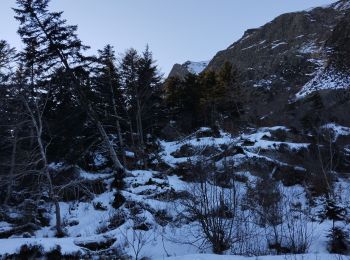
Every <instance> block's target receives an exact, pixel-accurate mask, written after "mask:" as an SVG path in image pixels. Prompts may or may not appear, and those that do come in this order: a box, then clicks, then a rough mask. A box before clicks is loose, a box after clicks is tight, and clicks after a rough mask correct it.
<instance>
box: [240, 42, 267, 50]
mask: <svg viewBox="0 0 350 260" xmlns="http://www.w3.org/2000/svg"><path fill="white" fill-rule="evenodd" d="M265 42H266V40H263V41H261V42H259V43H257V44H253V45H250V46H248V47H246V48H243V49H242V50H241V51H245V50H249V49H251V48H254V47H258V46H259V45H262V44H264V43H265Z"/></svg>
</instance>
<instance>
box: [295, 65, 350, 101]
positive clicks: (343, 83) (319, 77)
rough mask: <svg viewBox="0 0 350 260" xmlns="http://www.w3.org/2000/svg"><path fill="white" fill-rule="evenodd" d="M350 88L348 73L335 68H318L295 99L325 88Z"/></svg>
mask: <svg viewBox="0 0 350 260" xmlns="http://www.w3.org/2000/svg"><path fill="white" fill-rule="evenodd" d="M348 88H350V75H346V74H345V73H342V72H340V71H338V70H335V69H332V68H330V69H328V70H323V69H320V70H319V71H318V72H317V74H316V76H315V77H314V78H313V79H311V80H310V81H309V82H307V83H306V84H305V85H304V86H303V87H302V89H301V90H300V91H299V92H298V93H297V94H296V97H297V99H300V98H304V97H305V96H307V95H309V94H310V93H312V92H314V91H318V90H325V89H333V90H334V89H348Z"/></svg>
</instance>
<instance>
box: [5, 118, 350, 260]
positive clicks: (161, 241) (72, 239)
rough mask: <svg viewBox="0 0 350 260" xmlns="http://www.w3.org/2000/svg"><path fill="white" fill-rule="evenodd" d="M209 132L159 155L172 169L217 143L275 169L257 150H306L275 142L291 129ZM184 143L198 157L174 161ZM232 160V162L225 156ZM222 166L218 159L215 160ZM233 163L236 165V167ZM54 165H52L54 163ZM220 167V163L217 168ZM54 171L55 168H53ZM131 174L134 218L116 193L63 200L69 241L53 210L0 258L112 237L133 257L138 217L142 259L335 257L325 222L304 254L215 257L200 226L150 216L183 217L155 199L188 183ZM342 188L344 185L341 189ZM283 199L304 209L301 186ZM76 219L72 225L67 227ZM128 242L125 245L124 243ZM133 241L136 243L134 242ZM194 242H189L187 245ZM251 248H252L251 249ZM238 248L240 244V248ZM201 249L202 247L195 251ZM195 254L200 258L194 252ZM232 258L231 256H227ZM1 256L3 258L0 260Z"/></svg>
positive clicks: (259, 236) (261, 242) (167, 146)
mask: <svg viewBox="0 0 350 260" xmlns="http://www.w3.org/2000/svg"><path fill="white" fill-rule="evenodd" d="M324 128H327V129H332V130H334V131H335V132H336V133H337V134H338V135H345V134H350V128H346V127H344V126H339V125H336V124H334V123H332V124H327V125H325V126H324ZM210 131H211V129H210V128H208V127H201V128H199V130H198V131H197V132H195V133H194V134H192V135H189V136H187V137H185V138H183V139H182V140H179V141H172V142H168V141H165V140H160V141H159V143H160V145H161V148H162V151H161V152H160V154H159V155H160V157H161V159H162V160H164V162H165V163H167V164H169V165H170V166H175V165H176V164H178V163H181V162H184V161H187V160H188V159H191V160H197V159H203V157H200V151H202V150H203V149H204V148H205V147H208V146H214V147H215V148H216V149H218V150H219V151H222V149H223V148H222V147H221V145H223V144H225V145H227V146H230V145H234V146H240V147H241V148H242V149H243V151H244V152H243V153H239V154H236V155H234V156H232V159H233V160H234V161H235V163H237V165H239V164H240V163H241V162H244V161H245V160H250V159H252V158H260V159H263V160H267V161H271V162H274V163H276V164H277V165H287V163H285V162H283V161H279V160H277V159H276V158H273V157H269V156H268V155H264V154H262V153H261V152H262V151H263V150H269V151H270V150H276V149H278V148H279V147H280V146H281V145H284V146H286V147H287V149H290V150H291V151H296V150H298V149H302V148H305V147H307V146H308V145H309V144H307V143H292V142H287V141H286V142H282V141H275V140H274V139H273V137H274V135H273V134H274V132H275V131H285V132H289V131H290V130H289V129H288V128H286V127H284V126H273V127H262V128H258V129H255V128H251V129H246V130H245V131H244V132H242V133H240V134H237V136H232V135H231V134H228V133H225V132H223V131H221V132H220V135H218V136H216V137H201V138H197V135H196V134H198V133H206V132H210ZM245 141H250V142H251V144H249V145H247V144H244V142H245ZM183 145H190V146H192V147H194V148H195V151H196V149H198V151H199V154H194V155H193V156H189V157H180V158H175V157H174V156H172V153H173V152H175V151H178V150H179V149H180V148H181V147H182V146H183ZM228 159H230V158H228ZM217 164H220V161H218V162H217ZM235 165H236V164H235ZM52 166H53V167H54V166H55V165H52ZM218 166H219V165H218ZM57 167H58V166H57ZM295 168H296V169H298V170H301V171H302V170H304V169H303V168H302V167H300V166H298V165H296V166H295ZM131 173H132V176H130V177H126V178H125V182H126V183H127V184H128V186H127V188H126V189H125V190H123V191H122V194H123V195H124V196H125V198H126V199H127V201H130V202H135V203H138V205H140V207H141V209H142V211H141V212H140V213H135V214H136V216H132V215H131V214H130V213H128V212H129V211H128V210H126V208H123V207H122V208H121V209H118V210H116V209H114V208H113V207H112V205H111V204H112V201H113V198H114V190H108V191H106V192H105V193H103V194H100V195H96V196H95V197H94V198H93V200H92V201H87V202H61V203H60V206H61V211H62V212H61V214H62V220H63V223H64V224H65V230H66V232H67V235H68V237H66V238H61V239H59V238H55V237H53V236H54V229H53V227H54V225H55V218H54V217H53V213H54V211H53V209H52V210H51V214H52V218H51V223H50V226H49V227H45V228H42V229H41V230H38V231H37V232H36V233H35V237H33V238H10V239H0V255H3V254H5V253H7V254H13V253H15V252H17V251H18V249H19V248H20V246H21V245H23V244H32V245H33V244H40V245H42V246H43V247H44V249H45V250H46V251H49V250H50V249H53V248H55V247H56V245H59V246H61V248H62V252H63V253H64V254H68V253H75V252H78V251H84V249H82V248H81V247H79V246H77V242H86V241H89V240H93V241H96V240H102V239H104V236H109V237H113V238H116V239H117V240H116V242H115V243H114V245H113V247H121V248H123V249H124V250H125V252H126V253H127V254H128V255H131V256H133V257H134V253H133V249H132V243H134V242H135V239H134V238H135V232H133V229H132V226H133V225H134V223H135V221H137V219H142V220H143V221H144V222H143V223H149V224H150V225H151V229H150V230H149V231H136V235H138V234H140V235H143V236H144V237H145V238H146V242H145V245H144V247H143V248H142V251H141V254H140V256H141V257H142V256H144V257H149V258H150V259H169V260H176V259H184V260H187V259H191V260H192V259H193V260H197V259H198V260H212V259H218V260H221V259H222V260H254V259H261V260H268V259H271V260H285V259H291V260H292V259H293V260H296V259H297V260H302V259H305V260H307V259H310V260H313V259H315V260H316V259H317V260H328V259H333V258H332V257H333V256H332V255H329V254H326V251H327V250H326V241H327V237H326V232H325V231H326V230H328V229H329V228H330V227H331V223H330V222H329V221H328V222H327V221H325V222H323V223H322V224H320V225H315V226H312V225H313V224H312V223H311V222H310V223H309V224H308V225H309V229H310V232H311V231H312V232H313V235H314V237H315V239H314V240H313V242H312V244H311V247H310V250H309V252H310V253H317V255H316V254H308V255H290V256H269V255H266V256H259V257H243V256H238V255H237V256H235V255H222V256H218V255H213V254H210V253H211V249H210V246H208V245H206V247H204V248H203V247H201V245H202V242H203V241H196V242H194V241H195V240H196V238H195V237H196V235H198V232H199V231H198V223H197V222H191V223H183V222H182V223H169V224H168V225H166V226H161V225H159V224H158V223H157V222H156V219H155V217H154V214H153V213H154V212H155V211H158V210H166V212H167V214H169V216H170V217H171V218H172V219H176V218H178V217H179V216H181V215H180V214H182V213H183V208H182V206H181V205H180V204H179V203H177V202H176V201H174V202H172V201H169V200H168V199H157V197H156V196H155V195H159V194H162V193H165V192H169V191H175V192H181V191H184V190H186V191H189V190H191V188H190V187H191V185H193V184H191V183H188V182H185V181H182V180H181V178H180V177H179V176H176V175H172V176H169V175H167V174H164V173H163V172H157V171H152V170H133V171H132V172H131ZM236 174H240V175H242V176H243V175H244V176H247V177H248V179H249V180H250V181H252V182H254V181H255V180H256V179H257V177H256V176H253V174H251V173H250V172H249V171H240V172H236ZM80 175H81V177H83V178H86V179H91V180H94V179H98V178H103V180H104V181H105V183H106V184H107V186H108V187H109V185H110V183H111V181H112V179H111V178H109V177H112V175H111V174H110V173H108V172H99V173H92V172H86V171H83V170H81V171H80ZM238 185H239V186H238V189H237V190H242V191H244V190H245V189H246V186H245V184H238ZM344 189H345V190H346V187H344ZM284 191H285V193H284V194H285V197H286V198H289V199H291V200H293V202H294V201H295V202H300V203H301V204H302V205H306V201H307V200H306V198H305V192H304V191H303V188H302V187H301V186H300V187H299V186H294V187H289V188H284ZM96 203H101V204H102V205H103V206H104V207H105V209H106V210H97V209H95V207H94V204H96ZM119 213H122V214H126V222H125V223H124V224H122V225H121V226H120V227H118V228H113V229H109V230H108V231H107V232H106V233H104V234H103V235H102V234H97V233H98V232H97V230H98V229H99V228H100V227H103V226H106V225H108V224H109V221H110V218H111V216H114V215H115V214H119ZM72 221H75V222H77V223H75V224H74V225H69V223H72ZM6 228H8V224H7V223H6V222H0V229H3V230H4V229H6ZM251 228H252V229H253V231H254V238H252V239H251V241H249V243H251V244H250V245H251V246H254V248H256V247H261V248H266V243H267V237H266V233H265V232H266V230H264V229H263V228H261V227H259V226H252V227H251ZM126 241H129V243H128V242H126ZM133 241H134V242H133ZM192 242H193V243H194V244H191V243H192ZM253 244H254V245H253ZM238 246H240V245H238ZM199 248H200V249H199ZM199 252H201V253H203V254H198V253H199ZM226 253H227V254H230V253H231V254H232V252H226ZM0 258H1V257H0Z"/></svg>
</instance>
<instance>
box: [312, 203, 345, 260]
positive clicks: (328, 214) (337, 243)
mask: <svg viewBox="0 0 350 260" xmlns="http://www.w3.org/2000/svg"><path fill="white" fill-rule="evenodd" d="M323 207H324V208H323V210H322V211H321V212H319V217H320V219H321V222H323V221H325V220H331V221H332V227H331V229H330V231H329V234H328V237H329V238H330V244H329V246H330V252H331V253H339V254H344V253H346V252H347V251H348V234H347V233H346V232H345V231H344V230H343V229H342V228H340V227H338V226H336V222H338V221H345V220H346V215H347V210H346V208H345V207H342V206H341V205H340V204H339V203H337V201H336V199H335V198H334V197H333V198H332V197H330V198H327V199H326V200H325V201H324V205H323Z"/></svg>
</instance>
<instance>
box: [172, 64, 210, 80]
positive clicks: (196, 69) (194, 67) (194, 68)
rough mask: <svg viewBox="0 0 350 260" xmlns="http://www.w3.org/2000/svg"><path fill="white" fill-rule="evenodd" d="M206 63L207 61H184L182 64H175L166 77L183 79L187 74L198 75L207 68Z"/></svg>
mask: <svg viewBox="0 0 350 260" xmlns="http://www.w3.org/2000/svg"><path fill="white" fill-rule="evenodd" d="M208 63H209V61H201V62H193V61H186V62H185V63H184V64H175V65H174V66H173V68H172V70H171V71H170V73H169V76H168V77H169V78H170V77H179V78H181V79H183V78H184V77H185V76H186V75H187V74H188V73H193V74H199V73H201V72H202V71H203V70H204V69H205V68H206V67H207V66H208Z"/></svg>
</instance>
